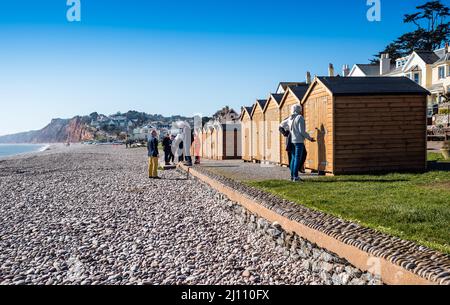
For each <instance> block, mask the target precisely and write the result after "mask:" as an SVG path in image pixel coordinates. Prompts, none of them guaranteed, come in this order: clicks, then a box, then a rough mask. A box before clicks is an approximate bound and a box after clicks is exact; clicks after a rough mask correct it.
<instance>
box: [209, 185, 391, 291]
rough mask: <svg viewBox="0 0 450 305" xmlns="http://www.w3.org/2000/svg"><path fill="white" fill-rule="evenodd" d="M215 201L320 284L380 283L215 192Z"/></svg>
mask: <svg viewBox="0 0 450 305" xmlns="http://www.w3.org/2000/svg"><path fill="white" fill-rule="evenodd" d="M216 199H218V200H222V201H223V205H224V208H225V209H227V210H228V211H229V212H231V213H233V214H234V215H235V217H236V218H237V219H238V221H239V222H240V223H241V224H243V225H246V226H247V227H248V228H249V229H251V230H252V231H254V232H256V233H257V234H260V235H262V236H264V237H265V238H266V239H267V240H268V241H269V242H271V243H272V244H273V247H274V249H275V250H276V253H278V255H283V256H285V257H286V258H288V257H290V258H293V259H301V260H303V263H302V267H303V268H304V269H305V270H308V272H310V273H313V275H314V276H315V277H316V278H318V279H320V280H321V282H322V281H323V282H324V283H325V284H327V285H382V284H383V283H382V281H381V279H380V278H379V277H377V276H374V275H372V274H370V273H369V272H362V271H361V270H359V269H357V268H355V267H353V266H352V265H351V264H350V263H348V262H347V261H346V260H344V259H341V258H339V257H338V256H336V255H335V254H333V253H330V252H329V251H327V250H325V249H322V248H319V247H318V246H317V245H315V244H312V243H310V242H308V241H307V240H305V239H303V238H301V237H300V236H298V235H297V234H295V233H289V232H286V231H284V230H283V229H282V228H281V226H280V225H279V224H278V223H277V222H274V223H270V222H268V221H267V220H266V219H264V218H261V217H258V216H257V215H254V214H252V213H250V212H249V211H248V210H246V209H245V208H244V207H242V206H241V205H240V204H238V203H235V202H233V201H230V200H229V199H228V198H226V196H224V195H222V194H220V193H217V195H216ZM249 275H250V273H249ZM310 284H313V285H314V284H317V283H316V282H312V283H310Z"/></svg>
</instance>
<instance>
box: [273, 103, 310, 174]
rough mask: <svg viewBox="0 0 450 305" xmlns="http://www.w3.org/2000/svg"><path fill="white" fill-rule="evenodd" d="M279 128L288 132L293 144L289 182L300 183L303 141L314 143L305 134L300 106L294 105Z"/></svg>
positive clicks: (303, 150)
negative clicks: (289, 114)
mask: <svg viewBox="0 0 450 305" xmlns="http://www.w3.org/2000/svg"><path fill="white" fill-rule="evenodd" d="M280 127H281V128H283V129H284V130H289V133H290V136H291V140H290V142H291V143H292V144H293V149H294V152H293V154H292V158H291V162H290V169H291V181H293V182H298V181H301V179H300V177H299V170H300V168H301V167H303V164H302V163H304V160H306V158H304V154H305V151H306V149H305V139H307V140H309V141H311V142H315V141H316V140H315V139H314V138H312V137H311V136H310V135H309V134H308V133H307V132H306V124H305V118H304V117H303V115H302V107H300V105H294V106H292V108H291V116H290V117H289V118H288V119H286V120H284V121H283V122H281V124H280Z"/></svg>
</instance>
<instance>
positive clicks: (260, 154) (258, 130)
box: [252, 105, 265, 161]
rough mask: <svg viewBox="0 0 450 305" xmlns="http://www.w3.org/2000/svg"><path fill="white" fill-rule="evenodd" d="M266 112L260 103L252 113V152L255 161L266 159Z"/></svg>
mask: <svg viewBox="0 0 450 305" xmlns="http://www.w3.org/2000/svg"><path fill="white" fill-rule="evenodd" d="M264 141H265V133H264V113H263V110H262V109H261V107H260V106H259V105H257V106H256V108H255V109H254V112H253V115H252V152H253V160H254V161H264Z"/></svg>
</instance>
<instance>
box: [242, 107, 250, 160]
mask: <svg viewBox="0 0 450 305" xmlns="http://www.w3.org/2000/svg"><path fill="white" fill-rule="evenodd" d="M252 110H253V107H242V110H241V116H240V120H241V148H242V159H243V160H244V161H247V162H250V161H252Z"/></svg>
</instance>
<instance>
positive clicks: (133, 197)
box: [0, 145, 381, 285]
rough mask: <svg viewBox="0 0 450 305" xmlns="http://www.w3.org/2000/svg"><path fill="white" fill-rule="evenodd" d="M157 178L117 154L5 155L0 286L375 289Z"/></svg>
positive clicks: (0, 183)
mask: <svg viewBox="0 0 450 305" xmlns="http://www.w3.org/2000/svg"><path fill="white" fill-rule="evenodd" d="M160 176H161V178H162V179H161V180H153V179H149V178H148V177H147V156H146V150H145V149H128V150H127V149H125V147H123V146H84V145H73V146H71V147H64V146H62V145H61V146H51V147H50V148H49V150H47V151H45V152H41V153H36V154H29V155H26V156H17V157H9V158H4V159H0V194H1V197H0V223H1V224H2V225H1V226H0V284H3V285H5V284H6V285H9V284H15V285H19V284H46V285H54V284H82V285H90V284H123V285H127V284H152V285H153V284H155V285H158V284H300V285H303V284H381V282H380V281H379V280H377V279H375V278H372V277H371V276H370V275H369V274H365V273H362V272H360V271H359V270H357V269H356V268H353V267H352V266H349V265H348V264H346V263H345V262H342V261H341V260H339V259H338V258H335V257H333V256H332V255H331V254H327V253H326V252H324V251H323V250H321V249H318V248H316V247H315V246H314V245H308V244H307V243H305V242H301V243H303V245H304V248H303V250H302V251H301V252H299V251H297V250H296V249H289V248H286V247H285V246H283V245H281V243H277V242H276V240H273V239H271V237H270V236H267V235H265V234H262V233H261V232H260V231H258V230H254V229H251V228H249V226H248V225H246V224H245V223H243V222H242V221H240V219H239V218H237V217H236V215H235V213H233V211H232V210H230V209H229V208H227V204H225V203H224V202H225V201H224V200H223V199H222V198H221V197H220V196H218V194H217V193H216V192H215V191H214V190H212V189H211V188H210V187H208V186H206V185H205V184H203V183H201V182H200V181H198V180H196V179H194V178H192V177H191V178H187V176H186V174H185V173H182V172H179V171H177V170H171V171H160ZM308 249H309V250H308ZM306 250H308V251H306ZM305 253H306V254H305ZM302 254H303V255H302Z"/></svg>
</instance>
